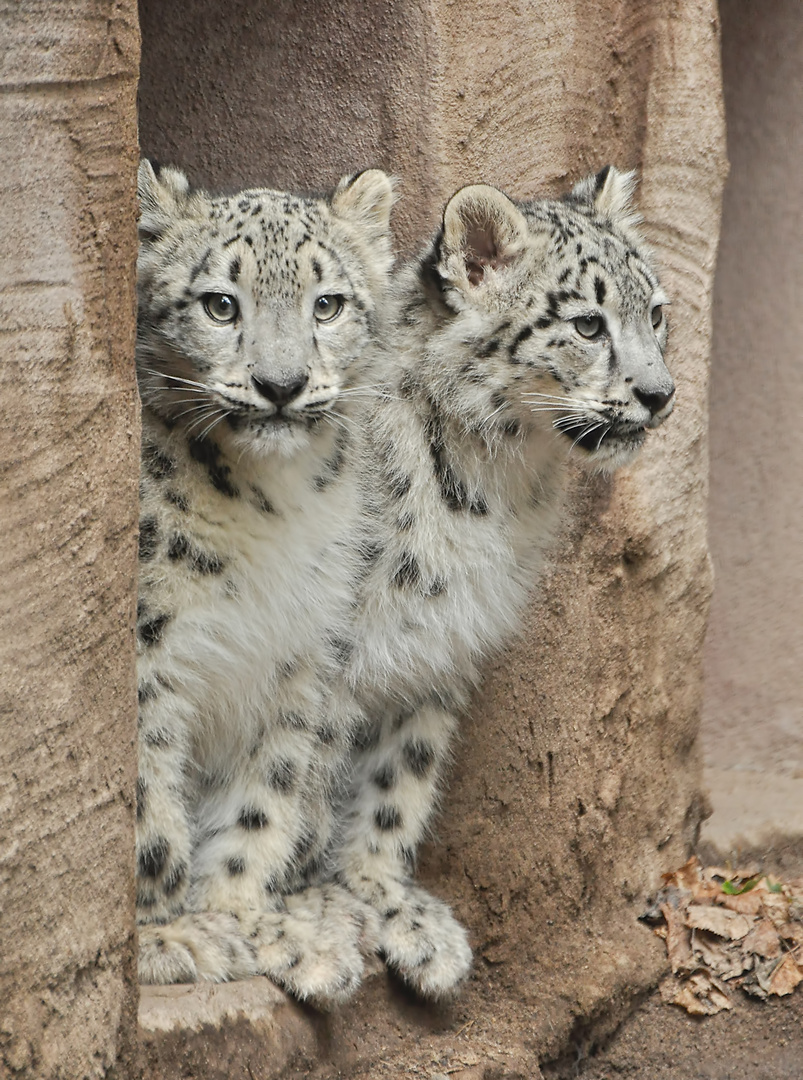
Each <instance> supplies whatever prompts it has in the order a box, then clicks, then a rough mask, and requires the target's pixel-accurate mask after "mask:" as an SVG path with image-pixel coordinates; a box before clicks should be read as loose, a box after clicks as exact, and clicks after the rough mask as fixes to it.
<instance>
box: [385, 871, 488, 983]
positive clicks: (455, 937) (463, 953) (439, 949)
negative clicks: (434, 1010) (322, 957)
mask: <svg viewBox="0 0 803 1080" xmlns="http://www.w3.org/2000/svg"><path fill="white" fill-rule="evenodd" d="M380 916H381V918H382V925H381V928H380V935H379V940H380V950H381V952H382V955H383V956H384V958H385V962H386V963H387V965H388V967H389V968H390V969H391V970H392V971H394V972H395V973H396V974H397V975H398V976H399V977H400V978H401V979H403V980H404V982H405V983H407V985H408V986H410V987H411V988H412V989H413V990H415V991H416V993H418V994H420V995H421V996H422V997H425V998H442V997H447V996H449V995H452V994H454V993H455V992H456V991H457V990H458V989H459V988H460V985H461V984H462V983H463V982H464V981H465V979H466V978H467V976H468V974H469V971H470V970H471V948H470V946H469V944H468V936H467V934H466V931H465V929H464V928H463V927H462V926H461V925H460V923H459V922H458V921H457V920H456V919H455V918H454V916H453V915H452V913H451V911H450V910H449V907H448V905H447V904H445V903H444V902H443V901H442V900H438V899H437V897H434V896H432V895H430V893H428V892H426V891H425V890H424V889H421V888H418V887H417V886H415V885H408V886H406V888H405V889H404V893H403V895H402V896H401V897H397V898H396V899H395V900H393V901H392V902H391V904H390V905H389V906H387V907H386V908H385V909H384V910H380Z"/></svg>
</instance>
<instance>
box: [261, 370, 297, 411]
mask: <svg viewBox="0 0 803 1080" xmlns="http://www.w3.org/2000/svg"><path fill="white" fill-rule="evenodd" d="M251 382H252V383H253V384H254V388H255V389H256V390H258V391H259V393H260V394H261V395H262V396H263V397H264V398H267V399H268V401H270V402H271V403H272V404H273V405H275V406H276V408H277V409H281V407H282V405H287V404H288V402H290V401H292V400H293V398H295V397H298V395H299V394H300V393H301V391H302V390H303V389H304V387H305V386H306V385H307V383H308V382H309V376H308V375H307V374H306V373H304V374H301V375H290V376H288V377H287V378H286V379H284V380H283V381H282V382H273V380H272V379H258V378H257V377H256V375H252V376H251Z"/></svg>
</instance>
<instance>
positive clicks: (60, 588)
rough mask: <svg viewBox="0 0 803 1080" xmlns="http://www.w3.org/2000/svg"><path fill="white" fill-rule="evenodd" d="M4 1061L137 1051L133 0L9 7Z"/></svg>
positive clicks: (68, 1070)
mask: <svg viewBox="0 0 803 1080" xmlns="http://www.w3.org/2000/svg"><path fill="white" fill-rule="evenodd" d="M3 7H4V10H3V59H2V62H1V64H2V66H0V80H2V91H3V92H2V94H0V138H1V139H2V146H3V151H2V154H0V159H1V160H2V169H1V170H0V247H1V248H2V252H1V253H0V328H2V339H3V362H2V365H0V394H1V395H2V405H3V421H2V424H0V491H1V492H2V494H0V503H1V504H2V507H3V513H2V518H0V533H2V539H1V540H0V577H1V578H2V583H3V584H2V590H0V612H2V615H1V616H0V618H2V642H1V643H0V712H2V715H3V737H2V742H0V807H1V808H2V828H1V829H0V1003H2V1004H0V1076H2V1077H6V1076H14V1077H25V1078H30V1080H51V1078H56V1077H65V1078H66V1077H81V1078H83V1077H87V1078H89V1077H101V1076H105V1075H106V1073H107V1070H108V1069H109V1068H110V1067H111V1066H112V1064H113V1063H114V1062H115V1060H116V1059H117V1060H119V1061H120V1062H121V1067H125V1062H126V1061H127V1060H128V1058H129V1053H130V1050H131V1038H132V1034H133V1021H134V1017H135V1010H136V989H135V986H134V984H133V978H132V970H133V969H132V963H133V941H132V938H133V893H132V881H131V872H132V850H133V849H132V843H133V826H132V822H133V809H132V795H133V783H134V778H135V771H134V769H135V761H134V745H133V736H134V731H135V724H136V708H135V705H134V689H135V680H134V667H133V635H132V627H133V615H134V603H135V601H134V587H135V573H136V535H137V524H136V522H137V517H136V500H137V460H138V441H139V429H138V419H137V404H136V393H135V386H134V376H133V365H132V358H133V334H134V310H135V309H134V294H133V282H134V259H135V250H136V247H135V244H136V230H135V225H134V222H135V216H134V215H135V166H136V126H135V108H134V106H135V92H136V75H137V65H138V57H139V36H138V29H137V20H136V5H135V3H134V2H133V0H124V2H119V3H111V2H99V0H97V2H90V0H85V2H79V3H75V2H73V3H67V2H63V3H62V2H61V0H50V2H48V3H41V2H40V3H33V2H30V3H28V2H25V3H19V4H12V5H3Z"/></svg>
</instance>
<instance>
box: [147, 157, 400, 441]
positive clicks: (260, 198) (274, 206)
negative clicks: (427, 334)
mask: <svg viewBox="0 0 803 1080" xmlns="http://www.w3.org/2000/svg"><path fill="white" fill-rule="evenodd" d="M139 195H140V208H141V215H140V256H139V262H138V297H139V320H138V337H137V368H138V377H139V383H140V391H141V394H142V397H143V401H144V402H146V403H147V404H148V405H150V406H151V407H152V408H153V409H154V410H155V411H156V412H157V413H159V415H161V416H162V417H163V418H164V419H165V420H166V421H167V422H168V423H171V424H181V425H183V427H184V428H185V429H186V431H187V433H188V434H189V435H191V436H192V437H194V438H196V439H197V438H201V439H203V438H204V437H205V436H206V435H207V434H210V433H211V432H212V431H214V432H215V438H216V439H217V440H223V441H226V440H228V441H230V442H231V443H232V445H233V447H234V448H235V450H236V451H238V452H243V451H245V452H256V453H266V452H272V451H276V450H278V451H279V452H281V453H285V454H286V453H292V452H294V451H296V450H297V449H299V448H301V447H303V446H305V445H307V444H308V442H309V440H310V438H311V437H312V435H313V434H314V432H315V430H316V429H317V427H318V425H319V424H320V423H321V421H322V420H325V419H327V418H333V422H335V423H336V422H337V419H336V418H337V417H338V416H339V414H340V412H341V411H347V409H348V400H349V391H352V395H353V393H354V392H355V390H356V388H357V387H358V386H359V384H360V382H361V381H362V378H363V372H364V369H365V364H366V359H367V358H368V357H369V356H370V351H371V350H370V346H371V343H372V341H373V340H374V338H375V337H376V335H377V334H378V324H379V321H380V309H381V306H382V297H383V293H384V289H385V285H386V279H387V275H388V272H389V269H390V264H391V251H390V237H389V214H390V207H391V204H392V201H393V195H392V189H391V184H390V181H389V180H388V178H387V177H386V176H385V174H384V173H381V172H378V171H375V170H372V171H369V172H366V173H362V174H360V175H359V176H357V177H356V178H353V179H350V180H344V181H342V182H341V184H340V185H339V187H338V189H337V190H336V191H335V193H334V195H333V196H332V197H331V198H329V199H305V198H298V197H295V196H292V195H288V194H285V193H283V192H278V191H271V190H266V189H257V190H250V191H243V192H240V193H239V194H237V195H233V196H230V197H220V198H212V197H210V196H208V195H206V194H205V193H203V192H191V191H190V190H189V185H188V183H187V180H186V178H185V177H184V176H183V174H182V173H180V172H178V171H177V170H175V169H164V170H162V171H161V173H160V175H159V176H158V177H157V176H156V175H155V173H154V171H153V169H152V168H151V166H150V163H149V162H147V161H143V162H142V164H141V166H140V174H139ZM341 422H342V421H341Z"/></svg>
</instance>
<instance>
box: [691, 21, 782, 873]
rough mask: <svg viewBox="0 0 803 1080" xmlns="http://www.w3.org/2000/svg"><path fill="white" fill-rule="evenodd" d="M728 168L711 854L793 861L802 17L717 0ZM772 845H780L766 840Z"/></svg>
mask: <svg viewBox="0 0 803 1080" xmlns="http://www.w3.org/2000/svg"><path fill="white" fill-rule="evenodd" d="M721 8H722V59H723V77H724V82H725V106H726V112H727V119H728V156H729V157H730V161H731V173H730V177H729V179H728V183H727V186H726V189H725V199H724V204H723V215H722V247H721V257H720V260H719V266H718V268H717V284H716V290H715V303H714V354H713V359H712V368H711V551H712V556H713V560H714V570H715V574H716V591H715V594H714V601H713V604H712V607H711V626H710V629H709V634H708V639H707V642H706V699H705V710H704V721H703V743H704V747H705V754H706V766H707V769H706V779H707V781H708V783H709V784H710V786H711V792H712V804H713V807H714V814H713V816H712V818H711V820H710V822H708V823H707V825H706V828H705V831H704V836H705V837H706V839H707V840H708V841H709V842H711V843H712V844H713V845H714V847H715V848H718V849H719V851H720V852H721V854H722V855H732V854H735V853H737V852H738V851H739V850H741V851H742V852H745V851H746V850H747V851H750V850H753V851H756V853H757V854H760V855H762V856H763V855H765V854H766V853H767V852H768V850H769V849H770V848H772V847H775V848H776V854H777V855H780V854H781V852H782V851H783V850H784V849H786V851H787V852H788V854H789V855H792V854H793V852H794V851H796V853H797V854H796V857H797V861H798V863H800V861H801V860H803V679H801V674H800V668H801V658H803V619H801V617H800V608H801V602H803V559H801V535H803V485H802V484H801V476H802V475H803V429H802V428H801V424H800V411H801V400H803V363H801V340H803V309H802V308H801V303H800V297H801V293H803V182H802V181H801V172H800V164H801V160H802V159H803V20H802V19H801V9H800V5H799V4H798V3H796V2H795V0H772V2H771V3H767V4H761V5H760V6H756V5H754V4H750V3H747V2H746V0H723V2H722V4H721ZM779 849H780V850H779Z"/></svg>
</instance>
